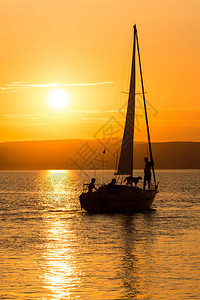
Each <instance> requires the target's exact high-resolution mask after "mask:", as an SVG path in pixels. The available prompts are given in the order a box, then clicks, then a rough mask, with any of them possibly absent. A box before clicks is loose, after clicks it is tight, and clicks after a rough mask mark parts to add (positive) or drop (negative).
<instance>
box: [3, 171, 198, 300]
mask: <svg viewBox="0 0 200 300" xmlns="http://www.w3.org/2000/svg"><path fill="white" fill-rule="evenodd" d="M136 175H137V176H139V175H142V172H140V171H138V172H136ZM93 176H95V177H96V178H97V180H98V181H99V182H102V181H103V180H106V181H107V182H108V181H109V180H111V179H112V177H113V172H112V171H106V172H104V173H103V172H100V171H99V172H92V171H90V172H87V173H85V172H83V171H25V172H23V171H19V172H14V171H12V172H11V171H4V172H0V228H1V235H0V263H1V269H0V287H1V289H0V299H20V300H23V299H30V300H32V299H145V300H146V299H149V300H155V299H174V300H177V299H200V288H199V286H200V279H199V277H200V276H199V275H200V255H199V237H200V222H199V220H200V206H199V202H200V185H199V182H200V171H199V170H185V171H175V170H170V171H158V172H157V177H158V181H159V182H160V185H159V190H160V192H159V194H158V195H157V197H156V199H155V202H154V204H153V206H152V208H153V210H151V211H149V212H146V213H137V214H130V215H125V214H114V215H108V214H103V215H100V214H99V215H92V214H87V213H84V212H82V211H81V209H80V205H79V200H78V197H79V194H80V193H81V192H82V183H83V182H85V181H88V180H89V179H88V178H91V177H93Z"/></svg>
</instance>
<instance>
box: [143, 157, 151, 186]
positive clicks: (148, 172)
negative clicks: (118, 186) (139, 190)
mask: <svg viewBox="0 0 200 300" xmlns="http://www.w3.org/2000/svg"><path fill="white" fill-rule="evenodd" d="M144 161H145V167H144V190H145V187H146V182H148V190H150V186H151V168H152V163H151V162H150V161H148V157H145V159H144Z"/></svg>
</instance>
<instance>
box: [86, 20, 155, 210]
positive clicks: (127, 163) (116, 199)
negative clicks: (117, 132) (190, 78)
mask: <svg viewBox="0 0 200 300" xmlns="http://www.w3.org/2000/svg"><path fill="white" fill-rule="evenodd" d="M133 28H134V38H133V54H132V67H131V77H130V86H129V97H128V106H127V113H126V121H125V127H124V134H123V139H122V144H121V153H120V157H119V163H118V169H117V172H116V173H115V175H117V176H129V178H130V179H134V178H135V177H133V151H134V149H133V148H134V119H135V94H136V93H135V88H136V51H137V53H138V55H137V57H138V60H139V70H140V79H141V87H142V96H143V103H144V112H145V120H146V129H147V137H148V148H149V156H150V162H149V164H150V166H151V167H150V168H151V169H152V173H153V180H154V183H153V184H151V187H150V185H149V189H148V190H146V189H145V186H144V188H140V187H137V185H135V186H133V182H132V180H130V184H122V183H121V184H115V181H114V182H113V187H114V188H113V189H112V191H110V190H109V185H102V186H101V187H100V188H99V189H98V190H97V191H94V192H93V191H91V190H90V191H84V192H83V193H82V194H81V195H80V204H81V208H82V209H84V210H86V211H87V212H89V213H131V212H138V211H145V210H148V209H150V207H151V205H152V203H153V201H154V198H155V196H156V194H157V193H158V186H157V183H156V177H155V170H154V161H153V154H152V147H151V140H150V131H149V123H148V116H147V107H146V99H145V92H144V83H143V75H142V67H141V58H140V51H139V42H138V34H137V28H136V25H134V26H133ZM150 172H151V171H150ZM133 181H134V180H133Z"/></svg>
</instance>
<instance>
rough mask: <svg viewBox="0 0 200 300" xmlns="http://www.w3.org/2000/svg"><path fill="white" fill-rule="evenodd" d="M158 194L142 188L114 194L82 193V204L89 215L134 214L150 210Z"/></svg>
mask: <svg viewBox="0 0 200 300" xmlns="http://www.w3.org/2000/svg"><path fill="white" fill-rule="evenodd" d="M156 194H157V191H156V190H151V191H144V190H143V189H140V188H128V189H122V190H121V191H119V192H117V193H112V194H108V193H106V192H105V191H97V192H93V193H82V194H81V195H80V204H81V208H83V209H84V210H86V211H87V212H89V213H132V212H139V211H146V210H149V209H150V207H151V205H152V203H153V201H154V198H155V196H156Z"/></svg>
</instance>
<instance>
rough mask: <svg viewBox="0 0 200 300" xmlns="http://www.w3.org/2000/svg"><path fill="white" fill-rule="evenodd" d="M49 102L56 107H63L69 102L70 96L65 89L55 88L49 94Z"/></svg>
mask: <svg viewBox="0 0 200 300" xmlns="http://www.w3.org/2000/svg"><path fill="white" fill-rule="evenodd" d="M48 103H49V104H50V106H51V107H53V108H55V109H63V108H64V107H65V106H67V105H68V103H69V96H68V94H67V93H66V92H65V91H63V90H53V91H51V92H50V93H49V95H48Z"/></svg>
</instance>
